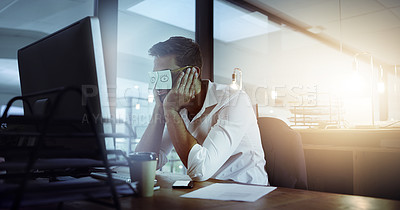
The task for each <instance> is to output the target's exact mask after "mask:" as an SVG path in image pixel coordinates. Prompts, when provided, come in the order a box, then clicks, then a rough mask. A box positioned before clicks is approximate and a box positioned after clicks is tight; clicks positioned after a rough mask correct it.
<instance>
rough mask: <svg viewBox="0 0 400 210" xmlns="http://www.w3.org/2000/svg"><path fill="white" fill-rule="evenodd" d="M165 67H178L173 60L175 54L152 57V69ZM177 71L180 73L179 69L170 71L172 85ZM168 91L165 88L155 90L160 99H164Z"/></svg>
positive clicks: (159, 69)
mask: <svg viewBox="0 0 400 210" xmlns="http://www.w3.org/2000/svg"><path fill="white" fill-rule="evenodd" d="M166 69H170V70H174V69H179V66H177V65H176V62H175V56H173V55H167V56H162V57H156V58H154V68H153V71H161V70H166ZM179 73H181V71H178V72H171V76H172V84H173V85H174V84H175V81H176V78H177V77H178V75H179ZM168 92H169V90H167V89H161V90H157V95H158V96H159V97H160V100H161V101H164V98H165V96H166V95H167V93H168Z"/></svg>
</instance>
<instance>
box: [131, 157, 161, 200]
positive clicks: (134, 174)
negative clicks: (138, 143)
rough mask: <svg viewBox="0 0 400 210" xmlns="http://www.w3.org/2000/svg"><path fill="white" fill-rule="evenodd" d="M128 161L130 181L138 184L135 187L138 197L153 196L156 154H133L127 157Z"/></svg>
mask: <svg viewBox="0 0 400 210" xmlns="http://www.w3.org/2000/svg"><path fill="white" fill-rule="evenodd" d="M129 159H130V161H129V171H130V174H131V180H132V182H136V181H137V182H138V183H137V185H136V189H137V193H138V195H139V196H141V197H151V196H153V193H154V179H155V177H156V168H157V154H156V153H154V152H134V153H132V154H130V155H129Z"/></svg>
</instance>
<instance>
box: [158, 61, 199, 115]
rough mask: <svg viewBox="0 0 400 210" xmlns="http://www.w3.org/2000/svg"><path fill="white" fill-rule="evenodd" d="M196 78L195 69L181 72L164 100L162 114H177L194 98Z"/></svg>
mask: <svg viewBox="0 0 400 210" xmlns="http://www.w3.org/2000/svg"><path fill="white" fill-rule="evenodd" d="M197 78H198V73H197V72H196V68H195V67H193V68H188V69H187V70H186V73H183V72H181V73H180V74H179V77H178V79H177V81H176V83H175V85H174V86H173V87H172V89H171V91H169V93H168V94H167V96H166V97H165V99H164V102H163V106H164V112H168V111H176V112H179V110H181V109H182V108H183V107H184V106H186V105H188V104H189V102H190V101H191V100H192V99H193V98H194V97H195V84H194V81H195V80H196V79H197Z"/></svg>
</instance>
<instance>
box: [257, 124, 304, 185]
mask: <svg viewBox="0 0 400 210" xmlns="http://www.w3.org/2000/svg"><path fill="white" fill-rule="evenodd" d="M258 126H259V128H260V134H261V141H262V145H263V149H264V155H265V159H266V161H267V164H266V165H265V170H266V171H267V173H268V180H269V183H270V184H271V185H272V186H277V187H288V188H298V189H308V187H307V172H306V164H305V158H304V151H303V145H302V141H301V136H300V134H299V133H298V132H296V131H295V130H293V129H291V128H290V127H289V126H288V125H287V124H286V123H285V122H283V121H282V120H280V119H277V118H272V117H260V118H258Z"/></svg>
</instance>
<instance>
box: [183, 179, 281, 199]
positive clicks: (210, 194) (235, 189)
mask: <svg viewBox="0 0 400 210" xmlns="http://www.w3.org/2000/svg"><path fill="white" fill-rule="evenodd" d="M275 189H276V187H270V186H256V185H244V184H231V183H216V184H212V185H210V186H207V187H203V188H201V189H198V190H195V191H193V192H190V193H186V194H184V195H181V197H183V198H201V199H213V200H231V201H247V202H254V201H256V200H257V199H259V198H261V197H262V196H264V195H266V194H268V193H270V192H272V191H273V190H275Z"/></svg>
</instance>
